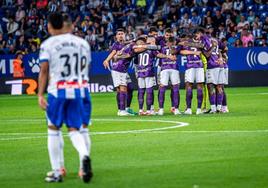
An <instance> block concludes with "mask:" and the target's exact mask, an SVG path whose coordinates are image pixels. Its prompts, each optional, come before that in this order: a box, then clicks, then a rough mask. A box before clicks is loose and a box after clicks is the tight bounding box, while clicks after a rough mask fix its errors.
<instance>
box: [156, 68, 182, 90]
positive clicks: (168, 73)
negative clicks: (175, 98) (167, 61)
mask: <svg viewBox="0 0 268 188" xmlns="http://www.w3.org/2000/svg"><path fill="white" fill-rule="evenodd" d="M169 80H170V81H171V84H172V85H177V84H179V83H180V72H179V71H178V70H174V69H166V70H162V71H161V72H160V84H161V85H164V86H168V83H169Z"/></svg>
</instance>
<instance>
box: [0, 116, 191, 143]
mask: <svg viewBox="0 0 268 188" xmlns="http://www.w3.org/2000/svg"><path fill="white" fill-rule="evenodd" d="M20 120H26V119H20ZM28 121H29V120H28ZM39 121H40V120H39ZM92 121H109V122H111V121H115V122H157V123H171V124H176V125H174V126H169V127H160V128H150V129H138V130H128V131H109V132H92V133H90V135H108V134H137V133H143V132H152V131H163V130H168V129H176V128H179V127H184V126H188V125H189V123H185V122H178V121H169V120H138V119H92ZM32 134H33V133H27V135H32ZM45 134H46V133H37V135H44V136H34V137H33V136H31V137H18V138H13V137H12V138H0V141H6V140H20V139H32V138H43V137H46V136H45ZM15 135H16V136H18V135H23V136H25V133H0V136H15Z"/></svg>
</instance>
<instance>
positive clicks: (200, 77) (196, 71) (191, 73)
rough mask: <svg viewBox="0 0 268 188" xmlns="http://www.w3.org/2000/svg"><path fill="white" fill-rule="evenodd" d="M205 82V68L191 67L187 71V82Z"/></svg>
mask: <svg viewBox="0 0 268 188" xmlns="http://www.w3.org/2000/svg"><path fill="white" fill-rule="evenodd" d="M195 81H196V83H203V82H205V72H204V68H191V69H187V70H186V71H185V82H189V83H194V82H195Z"/></svg>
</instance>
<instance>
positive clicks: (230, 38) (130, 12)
mask: <svg viewBox="0 0 268 188" xmlns="http://www.w3.org/2000/svg"><path fill="white" fill-rule="evenodd" d="M57 10H59V11H62V12H66V13H68V14H70V15H71V17H72V20H73V23H74V28H75V29H74V34H75V35H78V36H81V37H83V38H85V39H86V40H87V41H88V42H89V43H90V45H91V48H92V50H93V51H97V50H107V49H108V47H109V45H110V44H111V43H112V42H113V40H114V32H115V30H116V29H117V28H119V27H124V28H126V30H127V35H126V36H127V39H133V38H135V37H137V36H139V35H142V34H144V33H145V34H146V33H147V32H148V29H149V26H151V25H155V26H157V27H158V29H159V34H160V35H161V34H162V33H163V30H164V29H165V28H167V27H171V28H172V29H173V32H174V35H175V36H182V35H183V34H184V33H188V32H191V31H192V30H193V29H194V28H196V27H203V28H207V29H211V30H213V33H214V35H215V36H216V37H218V38H220V39H222V40H226V41H227V43H228V46H233V47H252V46H267V44H268V37H267V35H268V11H267V10H268V1H265V0H263V1H262V0H243V1H242V0H225V1H224V0H165V1H164V0H158V1H157V0H126V1H120V0H90V1H89V0H34V1H32V0H3V1H0V18H1V20H0V54H15V53H16V51H18V50H20V51H24V52H26V53H31V52H36V51H38V49H39V46H40V43H41V41H43V40H45V39H46V38H47V37H48V32H47V29H46V27H47V19H46V16H47V15H48V14H49V13H51V12H55V11H57Z"/></svg>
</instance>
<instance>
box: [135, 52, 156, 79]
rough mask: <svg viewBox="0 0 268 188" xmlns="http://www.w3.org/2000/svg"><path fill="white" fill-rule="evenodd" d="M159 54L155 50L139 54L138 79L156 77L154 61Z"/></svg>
mask: <svg viewBox="0 0 268 188" xmlns="http://www.w3.org/2000/svg"><path fill="white" fill-rule="evenodd" d="M156 54H157V52H156V51H153V50H146V51H145V52H142V53H140V54H138V58H137V60H138V62H137V63H138V65H137V74H138V78H145V77H152V76H154V60H155V57H156Z"/></svg>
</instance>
